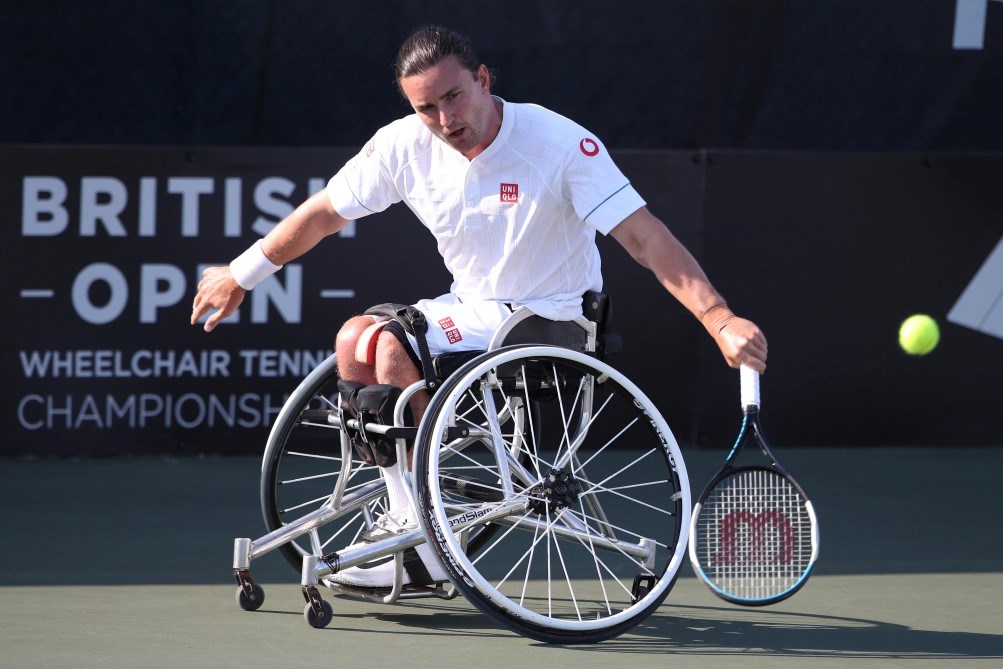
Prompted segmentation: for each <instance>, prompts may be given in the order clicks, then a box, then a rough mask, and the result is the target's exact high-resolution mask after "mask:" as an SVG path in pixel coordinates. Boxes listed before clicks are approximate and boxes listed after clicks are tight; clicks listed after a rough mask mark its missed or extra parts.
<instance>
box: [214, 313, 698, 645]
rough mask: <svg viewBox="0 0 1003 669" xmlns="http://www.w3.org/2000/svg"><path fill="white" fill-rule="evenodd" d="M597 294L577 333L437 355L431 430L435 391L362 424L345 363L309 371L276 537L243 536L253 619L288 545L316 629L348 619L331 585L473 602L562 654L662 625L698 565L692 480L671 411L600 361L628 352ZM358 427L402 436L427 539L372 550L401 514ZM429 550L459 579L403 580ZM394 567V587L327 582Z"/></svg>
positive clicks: (283, 467) (535, 322)
mask: <svg viewBox="0 0 1003 669" xmlns="http://www.w3.org/2000/svg"><path fill="white" fill-rule="evenodd" d="M584 299H585V304H584V310H585V316H581V317H579V318H578V319H577V320H575V321H568V322H555V321H549V320H546V319H543V318H540V317H539V316H535V315H533V314H532V313H531V312H529V311H528V310H526V309H524V308H523V309H518V310H516V312H515V313H514V314H513V315H512V316H511V317H510V318H509V319H508V320H507V321H506V322H505V323H504V324H503V326H502V327H501V328H500V329H499V331H498V332H497V333H496V335H495V336H494V338H493V340H492V342H491V344H490V346H489V349H488V351H486V352H483V353H475V354H455V355H454V356H440V358H439V359H436V360H435V363H436V364H435V367H436V370H437V372H438V374H439V376H440V379H439V381H440V383H439V386H438V388H437V389H436V390H435V392H434V394H433V395H432V397H431V402H430V404H429V406H428V408H427V410H426V411H425V413H424V415H423V416H422V418H421V421H420V424H419V425H418V426H417V427H412V426H409V425H407V424H406V421H405V415H406V412H405V409H406V407H407V405H408V400H409V399H410V398H411V396H412V395H413V394H414V393H416V392H419V391H421V390H423V389H425V387H426V384H425V382H418V383H416V384H414V385H412V386H410V387H408V388H406V389H405V390H404V392H403V393H402V394H401V396H400V399H399V400H398V401H397V403H396V406H395V410H394V420H393V422H392V424H374V423H371V422H370V423H362V424H360V422H359V421H357V420H355V419H353V418H350V417H349V416H348V415H347V414H345V412H344V411H343V409H342V408H341V403H340V401H339V395H338V389H337V374H336V364H335V362H336V360H335V356H334V355H332V356H330V357H329V358H328V359H327V360H325V361H324V362H323V363H321V364H320V365H319V366H318V367H317V368H316V369H315V370H314V371H313V372H311V373H310V375H309V376H307V377H306V378H305V379H304V380H303V381H302V383H300V385H299V386H298V387H297V388H296V390H295V391H294V392H293V393H292V395H291V396H290V397H289V399H288V400H287V402H286V403H285V405H284V406H283V407H282V410H281V411H280V413H279V415H278V417H277V419H276V421H275V424H274V425H273V427H272V430H271V433H270V435H269V437H268V443H267V446H266V449H265V454H264V460H263V463H262V473H261V508H262V512H263V514H264V519H265V525H266V526H267V529H268V531H269V532H268V534H266V535H265V536H263V537H261V538H258V539H254V540H251V539H236V540H235V544H234V562H233V568H234V574H235V576H236V579H237V583H238V584H239V587H238V589H237V602H238V604H239V605H240V606H241V608H243V609H245V610H255V609H258V608H259V607H260V606H261V605H262V603H263V601H264V591H263V590H262V588H261V586H260V585H258V584H257V583H255V582H254V580H253V578H252V576H251V573H250V565H251V561H252V560H254V559H256V558H258V557H260V556H262V555H264V554H266V553H268V552H270V551H272V550H275V549H278V550H279V551H280V552H281V553H282V554H283V555H284V556H285V558H286V559H287V560H288V561H289V562H290V563H291V564H292V565H293V566H294V567H295V568H296V569H298V570H300V573H301V586H302V590H303V595H304V598H305V599H306V607H305V609H304V617H305V618H306V620H307V622H308V623H309V624H310V625H312V626H313V627H325V626H327V625H328V624H329V623H330V621H331V619H332V617H333V615H334V610H333V608H332V606H331V604H330V603H329V602H327V601H325V600H324V599H323V598H322V597H321V594H320V586H326V587H327V588H330V589H331V590H333V591H335V592H336V593H338V594H342V595H352V596H355V597H360V598H362V599H365V600H369V601H376V602H380V603H386V604H389V603H393V602H395V601H397V600H401V599H413V598H419V597H438V598H444V599H450V598H453V597H455V596H456V595H457V594H462V595H463V596H464V597H465V598H466V599H467V600H468V601H469V602H470V603H471V604H473V605H474V606H475V607H476V608H477V609H479V610H480V611H482V612H483V613H485V614H487V615H488V616H490V617H491V618H493V619H494V620H496V621H497V622H499V623H501V624H503V625H505V626H507V627H509V628H511V629H512V630H514V631H515V632H518V633H520V634H523V635H526V636H528V637H531V638H534V639H537V640H540V641H544V642H550V643H582V642H594V641H601V640H603V639H608V638H611V637H614V636H616V635H619V634H622V633H623V632H625V631H627V630H629V629H630V628H632V627H633V626H634V625H636V624H638V623H640V622H641V621H642V620H644V619H645V618H646V617H647V616H648V615H650V614H651V613H652V612H654V611H655V609H656V608H658V606H659V605H660V604H661V603H662V601H663V600H664V599H665V597H666V595H667V594H668V592H669V590H670V589H671V588H672V586H673V584H674V583H675V580H676V577H677V576H678V573H679V569H680V566H681V565H682V562H683V558H684V556H685V554H686V550H685V549H686V541H687V534H688V528H689V524H690V509H691V500H690V489H689V482H688V478H687V475H686V468H685V465H684V462H683V457H682V454H681V453H680V450H679V446H678V444H677V443H676V440H675V438H674V437H673V435H672V432H671V430H670V429H669V427H668V425H667V424H666V422H665V420H664V419H663V418H662V416H661V414H660V413H659V411H658V410H657V409H656V408H655V406H654V405H653V404H652V403H651V401H650V400H649V399H648V398H647V397H646V396H645V395H644V394H643V393H642V392H641V391H640V390H639V389H638V388H637V386H635V385H634V384H633V383H632V382H631V381H629V380H628V379H627V378H625V377H624V376H623V375H622V374H621V373H619V372H618V371H616V370H615V369H613V368H612V367H610V366H609V365H608V364H606V363H605V362H604V361H603V357H604V354H605V352H606V350H607V349H612V348H613V347H614V346H615V344H614V342H615V341H616V339H615V335H611V334H609V333H607V332H606V322H607V320H608V313H609V302H608V298H607V296H605V295H603V294H599V293H588V294H586V296H585V298H584ZM456 356H459V357H456ZM450 370H451V371H450ZM343 427H344V428H345V429H342V428H343ZM352 430H355V431H361V433H364V434H367V435H370V436H382V437H385V438H391V439H394V440H395V443H396V449H397V456H398V457H397V464H395V465H393V466H395V467H399V468H400V471H401V474H402V475H403V477H404V480H405V481H406V483H407V484H408V485H409V486H410V489H411V490H410V491H411V494H412V495H413V498H412V499H413V502H414V503H415V508H416V509H417V510H418V516H419V520H420V525H419V527H418V528H417V529H414V530H411V531H407V532H404V533H400V534H394V535H392V536H390V537H389V538H384V539H379V540H377V541H375V542H374V543H365V542H362V543H357V542H358V538H359V536H360V534H361V533H362V532H364V531H366V530H367V529H370V528H372V527H373V523H374V520H375V518H376V517H377V516H379V515H380V514H381V513H383V512H384V511H385V510H386V503H387V500H386V498H387V488H386V484H385V482H384V474H383V470H382V469H381V468H380V467H376V466H372V465H367V464H365V463H364V462H362V461H361V459H360V458H359V457H358V456H356V455H355V454H354V451H353V447H352V445H351V443H350V439H349V437H348V433H349V432H350V431H352ZM358 433H359V432H357V434H358ZM411 448H413V462H412V463H411V468H410V471H409V470H408V466H407V453H408V451H409V449H411ZM424 542H427V543H428V544H429V545H430V547H431V548H432V549H433V552H434V554H435V556H436V558H437V559H438V561H439V562H440V565H441V567H442V568H443V570H444V571H445V573H446V574H448V576H449V582H448V583H446V582H443V583H435V584H433V585H429V586H412V585H404V584H403V583H404V578H403V555H404V551H405V550H406V549H409V548H413V547H415V546H418V545H419V544H422V543H424ZM389 556H393V560H394V565H395V571H396V578H395V582H394V584H393V586H392V587H389V588H386V589H383V590H372V589H361V588H352V587H348V586H344V585H340V584H338V583H336V582H334V581H332V580H331V578H330V577H331V575H332V574H334V573H336V572H337V571H339V570H342V569H346V568H348V567H352V566H355V565H360V564H363V563H367V562H370V561H373V560H376V559H379V558H384V559H386V558H388V557H389Z"/></svg>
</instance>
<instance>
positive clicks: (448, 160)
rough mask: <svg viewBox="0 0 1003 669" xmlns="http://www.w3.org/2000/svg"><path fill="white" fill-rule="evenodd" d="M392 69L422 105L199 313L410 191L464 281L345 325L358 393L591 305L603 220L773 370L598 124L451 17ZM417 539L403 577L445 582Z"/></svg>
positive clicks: (346, 352)
mask: <svg viewBox="0 0 1003 669" xmlns="http://www.w3.org/2000/svg"><path fill="white" fill-rule="evenodd" d="M395 70H396V71H395V74H396V79H397V83H398V86H399V88H400V91H401V93H402V94H403V96H404V97H405V98H406V99H407V101H408V102H409V103H410V105H411V107H412V108H413V109H414V112H415V113H414V114H412V115H409V116H407V117H405V118H402V119H399V120H397V121H395V122H393V123H391V124H389V125H387V126H385V127H383V128H381V129H379V130H378V131H377V132H376V134H375V135H374V136H373V138H372V139H371V140H370V141H369V142H368V143H367V144H366V146H365V147H364V148H363V149H362V150H361V152H360V153H359V154H358V155H356V156H355V157H354V158H352V159H351V160H350V161H349V162H348V163H347V164H346V165H344V167H342V168H341V170H340V171H339V172H338V173H337V174H335V175H334V177H332V178H331V180H330V182H329V183H328V184H327V187H326V188H325V189H324V190H322V191H321V192H319V193H317V194H315V195H314V196H312V197H311V198H309V199H308V200H307V201H306V202H305V203H303V204H302V205H300V206H299V207H298V208H297V209H296V210H295V211H294V212H293V213H292V214H290V215H289V216H288V217H287V218H286V219H285V220H283V221H281V222H280V223H278V224H277V225H276V226H275V227H274V228H273V229H272V231H271V232H269V233H268V235H266V236H265V237H264V238H263V239H261V240H259V241H258V242H256V243H255V244H254V245H252V246H251V247H250V248H249V249H248V250H247V251H245V252H244V253H243V254H242V255H240V256H239V257H237V258H236V259H235V260H234V261H233V262H232V263H231V264H230V265H229V266H228V267H213V268H209V269H207V270H205V272H204V276H203V279H202V280H201V281H200V283H199V285H198V293H197V295H196V297H195V300H194V304H193V310H192V315H191V322H192V324H195V323H196V322H197V321H198V320H199V319H200V318H201V317H202V316H203V315H205V314H206V313H209V312H212V313H211V315H209V317H208V319H207V320H206V322H205V325H204V328H205V330H206V331H207V332H208V331H212V330H213V329H214V328H215V327H216V325H217V324H218V323H219V322H220V321H221V320H222V319H224V318H226V317H228V316H229V315H231V314H232V313H233V311H234V310H235V309H236V308H237V307H238V306H239V305H240V303H241V301H242V300H243V299H244V295H245V292H246V291H247V290H250V289H252V288H254V286H255V285H256V284H258V283H259V282H260V281H262V280H263V279H265V278H266V277H268V276H269V275H271V274H272V273H274V272H276V271H278V270H279V269H280V268H281V267H282V265H283V264H285V263H288V262H290V261H292V260H294V259H296V258H298V257H299V256H301V255H303V254H304V253H306V252H307V251H309V250H311V249H312V248H314V247H315V246H316V245H317V244H318V243H319V242H320V241H321V240H322V239H324V238H325V237H327V236H329V235H333V234H335V233H337V232H338V231H339V230H341V229H342V228H344V227H345V226H346V225H347V224H348V222H349V221H351V220H356V219H360V218H362V217H364V216H367V215H369V214H372V213H376V212H380V211H383V210H385V209H386V208H387V207H389V206H390V205H392V204H395V203H397V202H404V203H405V204H407V206H408V207H409V208H410V209H411V210H412V211H414V212H415V214H416V216H417V217H418V220H419V221H420V222H421V223H422V224H423V225H424V226H425V227H426V228H428V230H429V231H430V232H431V233H432V235H433V237H434V238H435V240H436V243H437V246H438V251H439V253H440V254H441V256H442V258H443V261H444V263H445V265H446V267H447V268H448V269H449V271H450V272H451V274H452V277H453V282H452V285H451V286H450V290H449V292H448V293H446V294H445V295H442V296H439V297H435V298H431V299H423V300H420V301H419V302H418V303H416V304H415V305H413V306H414V308H415V309H417V311H418V312H420V314H421V315H423V317H424V323H425V324H426V325H427V332H426V333H425V334H424V336H423V337H421V336H420V335H419V336H416V335H415V333H413V332H409V331H408V328H406V327H403V326H402V325H401V324H400V321H399V320H395V319H389V320H388V319H386V318H384V317H382V316H379V315H376V316H374V315H369V314H364V315H360V316H355V317H353V318H350V319H349V320H348V321H347V322H346V323H345V324H344V325H343V326H342V328H341V329H340V331H339V332H338V334H337V339H336V347H335V348H336V353H337V360H338V369H339V377H340V379H341V380H342V381H343V382H345V383H346V384H348V391H349V392H350V391H351V389H352V388H354V389H356V390H358V389H361V388H366V387H370V386H374V385H377V384H379V385H382V386H387V387H394V388H400V389H403V388H406V387H408V386H409V385H411V384H413V383H415V382H418V381H420V380H422V379H423V378H426V377H427V375H426V374H425V373H424V372H425V370H424V369H423V364H422V363H423V358H425V357H427V356H438V355H441V354H447V353H456V352H462V351H478V350H485V349H486V348H487V345H488V342H489V341H490V339H491V337H492V335H493V334H494V333H495V331H496V330H497V329H498V327H499V325H500V324H501V323H502V322H503V321H504V320H505V319H506V318H508V317H509V316H510V315H511V314H512V312H513V310H514V309H517V308H519V307H526V308H528V309H529V310H530V311H532V312H533V313H535V314H538V315H540V316H542V317H545V318H548V319H553V320H556V321H566V320H572V319H574V318H576V317H577V316H580V315H581V314H582V295H583V294H585V293H586V292H587V291H590V290H596V291H597V290H601V288H602V276H601V273H600V258H599V251H598V249H597V247H596V244H595V235H596V232H599V233H602V234H604V235H606V234H610V235H612V236H613V237H614V238H615V239H616V240H617V241H618V242H620V244H622V245H623V246H624V248H625V249H626V250H627V251H628V252H629V253H630V255H631V256H632V257H633V258H634V259H635V260H636V261H637V262H638V263H640V264H641V265H642V266H644V267H647V268H648V269H650V270H651V271H652V273H653V274H654V275H655V278H656V280H657V281H658V282H659V284H661V285H662V286H663V287H664V288H665V289H666V290H667V291H668V292H669V293H670V294H672V295H673V296H674V297H675V298H676V299H677V300H679V302H681V303H682V304H683V305H684V306H685V307H686V308H687V309H688V310H689V311H690V312H692V313H693V315H694V316H695V317H696V318H697V319H699V320H700V322H701V323H702V324H703V326H704V327H705V328H706V329H707V331H708V333H709V334H710V336H711V337H712V338H713V339H714V341H715V343H716V344H717V345H718V347H719V348H720V350H721V353H722V354H723V355H724V358H725V360H726V361H727V363H728V364H729V365H730V366H732V367H738V366H739V365H741V364H744V365H747V366H749V367H752V368H753V369H756V370H757V371H760V372H762V371H763V370H764V369H765V365H766V356H767V344H766V339H765V337H764V336H763V334H762V332H761V331H760V330H759V328H758V327H757V326H756V325H755V324H754V323H752V322H751V321H749V320H746V319H744V318H740V317H738V316H736V315H735V314H734V313H733V312H732V311H731V310H730V309H729V308H728V305H727V302H726V301H725V300H724V298H723V297H722V296H721V295H720V294H719V293H718V292H717V291H716V290H715V289H714V287H713V286H712V285H711V283H710V281H709V280H708V278H707V277H706V275H705V274H704V272H703V270H702V269H701V268H700V266H699V265H698V264H697V262H696V261H695V259H694V258H693V257H692V255H690V253H689V252H688V251H687V250H686V249H685V248H684V247H683V246H682V245H681V244H680V243H679V242H678V240H676V238H675V237H674V236H673V235H672V234H671V232H669V230H668V228H667V227H666V226H665V225H664V224H663V223H662V222H661V221H660V220H659V219H657V218H656V217H655V216H654V215H652V214H651V213H650V212H649V211H648V209H647V208H646V206H645V202H644V200H643V199H642V198H641V196H640V195H639V194H638V193H637V192H636V191H635V190H634V188H633V187H632V186H631V184H630V182H629V181H627V179H626V178H625V177H624V175H623V174H622V173H621V172H620V170H619V169H618V168H617V166H616V165H615V164H614V163H613V161H612V159H611V158H610V156H609V153H608V152H607V150H606V148H605V147H604V146H603V144H602V143H601V142H600V141H599V140H598V138H597V137H596V136H595V135H593V134H592V133H590V132H589V131H587V130H586V129H584V128H582V127H581V126H579V125H577V124H576V123H574V122H572V121H570V120H568V119H566V118H564V117H562V116H559V115H558V114H555V113H554V112H551V111H549V110H546V109H544V108H541V107H539V106H536V105H532V104H524V103H512V102H508V101H505V100H502V99H501V98H499V97H497V96H495V95H493V94H492V93H491V83H492V75H491V72H490V70H489V69H488V68H487V67H486V66H485V65H484V64H482V63H481V62H480V61H479V60H478V59H477V56H476V55H475V53H474V51H473V48H472V46H471V43H470V41H469V40H468V39H467V38H466V37H464V36H463V35H460V34H458V33H456V32H454V31H451V30H449V29H446V28H442V27H439V26H427V27H424V28H420V29H418V30H416V31H415V32H414V33H413V34H412V35H411V36H410V37H408V39H407V40H406V41H405V42H404V43H403V45H402V46H401V48H400V51H399V54H398V56H397V60H396V65H395ZM419 338H421V339H424V341H419ZM426 343H427V351H424V350H422V349H423V348H424V346H425V345H426ZM426 380H428V379H427V378H426ZM428 401H429V399H428V395H427V394H426V393H418V394H416V395H415V396H414V397H413V398H412V400H411V410H412V412H413V415H414V419H415V421H417V420H418V419H419V418H420V416H421V414H422V412H423V411H424V410H425V408H426V407H427V404H428ZM396 471H397V470H396V468H390V469H388V470H387V472H388V476H387V486H388V494H389V499H390V508H391V510H390V512H389V513H388V514H386V516H385V517H384V518H383V519H381V520H380V521H378V522H377V524H376V528H374V529H375V530H376V531H377V532H389V533H393V532H398V531H401V530H402V529H404V528H408V527H414V524H415V522H416V518H415V515H414V510H413V509H412V508H411V505H410V502H409V496H408V494H407V491H406V489H405V487H404V486H405V484H404V482H403V481H402V480H401V479H400V476H399V475H393V474H391V473H390V472H396ZM422 549H425V551H427V550H428V548H427V546H419V547H418V555H419V556H420V557H421V558H422V559H420V560H416V559H414V558H415V556H414V555H413V554H412V555H411V557H412V560H411V561H410V563H409V564H406V565H405V566H406V569H407V572H408V575H407V581H408V582H414V583H422V582H433V581H443V580H446V577H445V575H444V574H442V573H441V569H440V568H439V566H438V564H437V563H436V561H435V560H434V559H433V558H431V557H430V556H429V555H428V554H427V553H426V554H423V553H422ZM377 562H380V561H377ZM390 562H391V561H390V560H386V561H383V562H382V563H379V564H371V565H362V566H358V567H353V568H350V569H346V570H344V571H340V572H338V573H337V574H335V580H336V581H338V582H341V583H345V584H348V585H352V586H364V587H386V586H388V585H389V583H390V579H392V578H393V565H392V564H391V563H390Z"/></svg>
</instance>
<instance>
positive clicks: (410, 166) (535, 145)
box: [327, 100, 644, 320]
mask: <svg viewBox="0 0 1003 669" xmlns="http://www.w3.org/2000/svg"><path fill="white" fill-rule="evenodd" d="M499 101H501V100H499ZM501 102H502V103H503V105H504V107H503V114H502V124H501V128H500V130H499V132H498V136H497V137H496V138H495V140H494V141H493V142H492V143H491V145H490V146H489V147H488V148H487V149H485V150H484V151H483V152H482V153H481V154H479V155H478V156H477V157H475V158H474V159H473V160H472V161H468V160H467V159H466V158H465V157H464V156H463V155H462V154H461V153H459V152H458V151H456V150H455V149H453V148H451V147H450V146H448V145H447V144H446V143H445V142H443V141H442V140H440V139H438V138H436V137H435V136H433V135H432V133H431V132H429V130H428V129H427V128H426V127H425V126H424V125H423V124H422V122H421V120H420V119H419V118H418V116H417V115H414V114H412V115H410V116H408V117H406V118H403V119H400V120H398V121H395V122H393V123H391V124H390V125H387V126H385V127H383V128H381V129H380V130H379V131H378V132H377V133H376V135H375V136H374V137H373V139H372V140H370V142H369V143H368V144H367V145H366V146H365V147H364V148H363V150H362V151H361V152H360V153H359V154H358V155H357V156H355V157H354V158H352V159H351V160H350V161H349V162H348V163H346V164H345V166H344V167H343V168H342V169H341V170H340V171H339V172H338V173H337V174H336V175H335V176H334V177H332V179H331V180H330V182H329V183H328V186H327V193H328V197H329V198H330V200H331V203H332V205H333V206H334V209H335V211H337V212H338V213H339V214H340V215H341V216H343V217H344V218H346V219H349V220H352V219H359V218H362V217H364V216H367V215H369V214H372V213H376V212H380V211H383V210H385V209H386V208H387V207H389V206H390V205H392V204H394V203H396V202H401V201H403V202H404V203H405V204H407V206H408V207H410V208H411V210H412V211H413V212H414V213H415V215H416V216H417V217H418V219H419V220H420V221H421V222H422V223H423V224H424V225H425V227H426V228H428V229H429V230H430V231H431V232H432V234H433V235H434V236H435V239H436V243H437V244H438V249H439V253H440V254H441V255H442V258H443V260H444V261H445V264H446V267H447V269H448V270H449V271H450V273H451V274H452V276H453V284H452V286H451V287H450V292H452V293H453V294H454V295H456V296H457V297H459V298H460V300H463V301H475V300H497V301H502V302H509V303H513V304H515V305H525V306H527V307H529V308H530V309H531V310H532V311H534V312H535V313H537V314H540V315H541V316H545V317H547V318H553V319H556V320H568V319H571V318H574V317H575V316H577V315H579V314H580V313H581V296H582V294H583V293H584V292H585V291H587V290H601V289H602V274H601V272H600V260H599V250H598V248H596V244H595V233H596V231H599V232H601V233H603V234H608V233H609V231H610V230H612V229H613V228H614V227H616V225H617V224H618V223H620V222H621V221H622V220H623V219H625V218H626V217H627V216H629V215H630V214H632V213H633V212H635V211H637V210H638V209H639V208H640V207H642V206H643V205H644V200H642V199H641V197H640V195H638V194H637V192H636V191H635V190H634V188H633V187H632V186H631V185H630V182H629V181H627V178H626V177H625V176H624V175H623V173H621V172H620V170H619V169H618V168H617V166H616V165H615V164H614V163H613V161H612V159H611V158H610V156H609V153H608V152H607V151H606V148H605V147H604V146H603V145H602V143H601V142H600V141H599V140H598V139H597V138H596V137H595V136H594V135H592V134H591V133H589V132H588V131H587V130H585V129H584V128H582V127H581V126H579V125H578V124H577V123H574V122H573V121H571V120H569V119H566V118H564V117H563V116H560V115H559V114H556V113H554V112H552V111H549V110H547V109H544V108H543V107H540V106H537V105H532V104H515V103H509V102H504V101H501Z"/></svg>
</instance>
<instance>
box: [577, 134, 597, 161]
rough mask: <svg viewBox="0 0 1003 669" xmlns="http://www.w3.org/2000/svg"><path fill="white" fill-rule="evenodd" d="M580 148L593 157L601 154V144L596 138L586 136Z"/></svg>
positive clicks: (579, 145)
mask: <svg viewBox="0 0 1003 669" xmlns="http://www.w3.org/2000/svg"><path fill="white" fill-rule="evenodd" d="M578 148H579V149H581V150H582V153H584V154H585V155H586V156H589V157H592V156H595V155H598V154H599V144H598V143H596V140H594V139H592V138H590V137H586V138H585V139H583V140H582V141H581V142H580V143H579V144H578Z"/></svg>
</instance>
